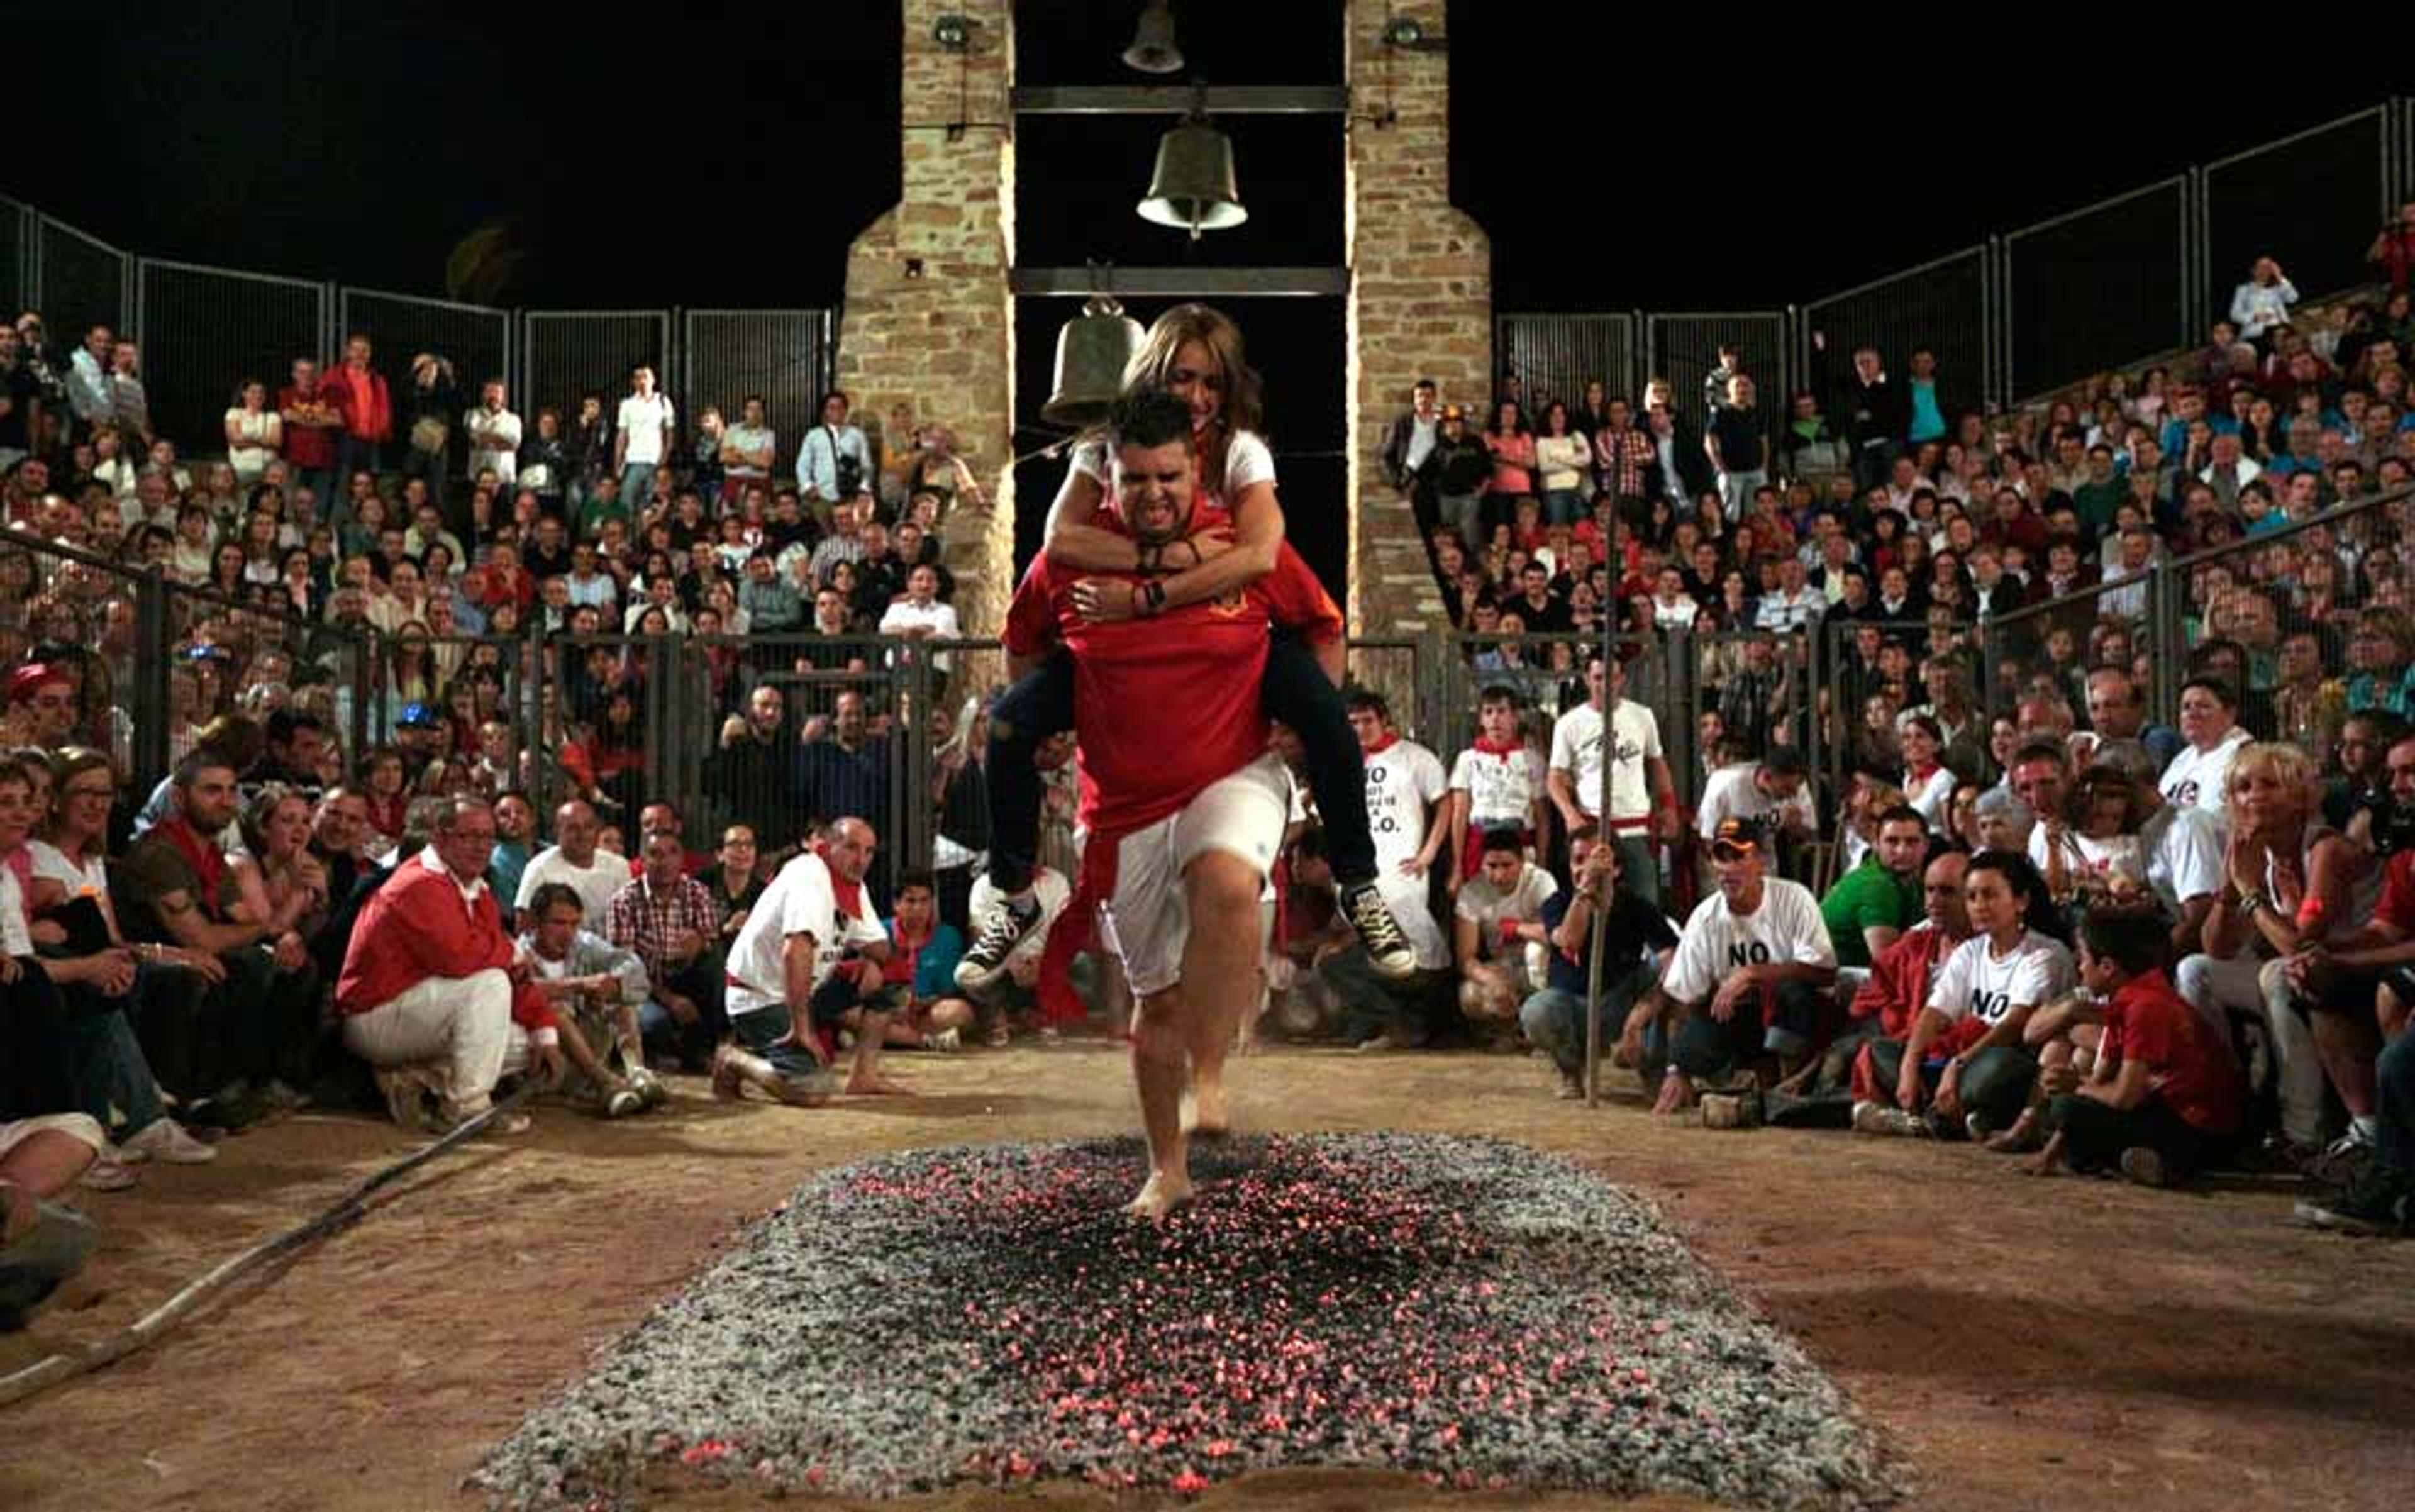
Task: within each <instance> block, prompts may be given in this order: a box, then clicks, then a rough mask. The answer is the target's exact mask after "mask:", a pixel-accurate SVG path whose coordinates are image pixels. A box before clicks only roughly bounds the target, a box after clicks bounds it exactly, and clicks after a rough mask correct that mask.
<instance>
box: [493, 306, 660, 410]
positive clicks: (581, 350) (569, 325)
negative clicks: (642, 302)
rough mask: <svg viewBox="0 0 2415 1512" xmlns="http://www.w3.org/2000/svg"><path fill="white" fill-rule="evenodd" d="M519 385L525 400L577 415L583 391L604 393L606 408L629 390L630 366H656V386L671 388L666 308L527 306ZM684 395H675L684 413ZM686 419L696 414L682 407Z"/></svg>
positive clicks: (529, 403) (522, 324) (524, 316)
mask: <svg viewBox="0 0 2415 1512" xmlns="http://www.w3.org/2000/svg"><path fill="white" fill-rule="evenodd" d="M520 341H521V351H522V356H521V358H520V384H521V388H522V390H523V391H524V393H525V395H526V396H527V397H526V398H525V400H524V402H525V403H527V404H528V405H530V406H532V407H533V406H535V405H540V404H551V405H558V406H561V407H562V409H563V412H565V413H570V414H575V413H576V412H577V405H578V397H579V396H580V395H582V394H589V393H593V394H601V395H603V396H604V403H605V410H604V412H605V413H606V414H607V416H608V415H609V414H610V413H611V412H612V406H613V405H614V404H616V403H617V402H619V398H620V397H621V396H622V395H623V394H626V393H627V392H628V391H629V369H630V368H632V367H637V365H639V364H640V363H642V364H645V365H646V366H648V367H652V368H653V370H654V378H655V381H656V382H655V387H656V388H657V390H658V391H660V392H663V393H669V392H670V381H671V379H672V377H673V376H674V375H673V374H672V372H671V370H670V361H671V318H670V315H669V313H668V312H667V311H664V310H592V309H547V310H533V309H532V310H529V311H527V312H526V313H525V314H523V315H522V316H521V317H520ZM683 399H684V396H674V400H673V402H674V403H678V404H679V405H680V408H681V410H682V414H681V417H680V418H681V422H682V424H685V423H686V422H687V421H688V420H689V419H691V418H693V417H692V416H690V415H688V414H686V413H684V411H685V410H686V409H687V404H686V403H685V402H682V401H683Z"/></svg>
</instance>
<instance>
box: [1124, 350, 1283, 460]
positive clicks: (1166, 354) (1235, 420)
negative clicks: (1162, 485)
mask: <svg viewBox="0 0 2415 1512" xmlns="http://www.w3.org/2000/svg"><path fill="white" fill-rule="evenodd" d="M1189 341H1196V342H1198V343H1199V344H1200V345H1201V346H1203V347H1206V348H1207V355H1208V356H1209V357H1210V358H1211V359H1212V360H1213V361H1214V362H1215V364H1216V368H1217V372H1218V375H1219V376H1220V377H1222V380H1223V384H1224V387H1223V394H1224V402H1223V404H1222V408H1221V409H1219V410H1218V412H1217V414H1216V420H1215V429H1216V432H1217V440H1218V442H1222V441H1224V440H1226V439H1229V438H1230V437H1231V436H1232V434H1233V433H1234V432H1235V431H1237V430H1252V431H1263V430H1264V428H1265V425H1266V385H1265V383H1264V382H1263V381H1262V380H1260V379H1259V377H1258V372H1257V369H1256V368H1254V367H1251V366H1250V361H1249V356H1248V354H1247V352H1246V351H1245V350H1244V348H1243V346H1242V343H1241V328H1240V327H1239V326H1237V325H1235V324H1234V323H1233V322H1232V320H1231V319H1230V318H1229V317H1227V316H1226V315H1225V314H1224V313H1223V312H1222V310H1218V309H1214V308H1211V307H1208V306H1206V305H1197V304H1192V305H1177V306H1175V307H1173V308H1172V309H1170V310H1167V311H1166V312H1165V313H1164V314H1162V315H1161V316H1159V317H1158V318H1157V320H1156V321H1155V322H1153V323H1152V324H1151V325H1150V326H1149V328H1148V334H1147V335H1146V336H1144V337H1141V343H1140V349H1139V350H1138V351H1136V352H1133V353H1132V361H1131V362H1129V363H1127V364H1125V365H1124V387H1125V388H1126V389H1128V390H1129V389H1133V388H1138V387H1140V386H1141V385H1143V384H1154V385H1156V386H1157V387H1160V388H1162V387H1164V386H1165V385H1166V383H1167V382H1169V381H1170V380H1171V379H1172V378H1173V375H1174V363H1175V359H1176V358H1177V356H1179V355H1180V353H1181V352H1182V347H1183V344H1184V343H1185V342H1189ZM1206 472H1207V476H1205V477H1204V478H1202V479H1201V480H1200V482H1201V483H1202V484H1203V485H1204V486H1205V487H1207V489H1208V490H1209V491H1210V492H1213V493H1218V494H1221V493H1222V492H1223V491H1224V448H1223V446H1222V444H1218V445H1213V446H1210V447H1208V448H1207V467H1206Z"/></svg>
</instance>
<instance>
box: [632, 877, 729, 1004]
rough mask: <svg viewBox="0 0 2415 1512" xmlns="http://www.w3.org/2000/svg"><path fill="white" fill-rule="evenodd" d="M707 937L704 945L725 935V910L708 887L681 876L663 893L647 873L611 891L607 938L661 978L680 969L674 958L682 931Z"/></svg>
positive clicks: (708, 944) (659, 979)
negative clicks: (672, 961) (672, 952)
mask: <svg viewBox="0 0 2415 1512" xmlns="http://www.w3.org/2000/svg"><path fill="white" fill-rule="evenodd" d="M686 929H692V930H695V931H696V932H697V934H698V935H700V936H703V937H704V943H705V948H706V949H707V950H710V949H712V942H713V941H714V940H715V939H717V938H719V937H720V932H721V909H720V908H719V907H718V906H716V905H715V904H714V903H713V901H712V892H711V891H708V890H707V889H706V888H705V885H704V884H703V883H701V882H699V881H697V879H696V878H695V877H692V876H682V877H681V878H680V879H679V881H678V882H676V883H674V884H673V885H671V886H670V887H667V888H664V889H662V890H660V891H656V890H655V888H654V887H653V885H652V883H651V882H650V881H648V880H647V879H646V877H644V876H638V877H637V879H636V880H634V881H632V882H631V883H630V884H629V885H628V886H627V887H624V888H622V890H621V891H618V892H615V893H613V894H612V908H611V914H610V919H609V921H608V922H607V924H606V925H605V932H604V937H605V938H607V939H608V940H610V941H611V942H612V943H613V944H615V945H617V946H619V947H620V948H621V949H622V950H624V951H636V952H637V958H638V959H639V960H641V961H643V962H645V963H646V972H647V974H648V975H649V976H651V977H652V979H653V980H654V981H656V982H661V981H664V980H665V979H666V978H667V977H668V976H670V975H671V974H672V973H673V972H674V971H676V970H677V969H678V968H677V967H675V966H672V965H671V964H670V961H669V955H670V948H671V941H672V940H673V939H675V938H676V937H678V936H679V933H680V932H681V931H682V930H686Z"/></svg>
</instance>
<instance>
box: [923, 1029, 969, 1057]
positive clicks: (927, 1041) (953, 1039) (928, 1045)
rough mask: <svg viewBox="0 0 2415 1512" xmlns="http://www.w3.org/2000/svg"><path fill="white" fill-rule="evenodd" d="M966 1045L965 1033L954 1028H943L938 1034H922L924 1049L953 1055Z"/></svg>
mask: <svg viewBox="0 0 2415 1512" xmlns="http://www.w3.org/2000/svg"><path fill="white" fill-rule="evenodd" d="M964 1047H965V1037H964V1035H963V1034H962V1033H960V1032H958V1031H957V1030H954V1029H941V1030H940V1031H939V1032H938V1033H937V1034H926V1035H924V1036H922V1048H923V1049H925V1050H936V1051H937V1052H938V1053H939V1054H940V1055H954V1054H955V1053H956V1052H957V1051H959V1050H962V1049H963V1048H964Z"/></svg>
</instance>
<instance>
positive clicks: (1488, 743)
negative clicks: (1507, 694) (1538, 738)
mask: <svg viewBox="0 0 2415 1512" xmlns="http://www.w3.org/2000/svg"><path fill="white" fill-rule="evenodd" d="M1397 738H1398V737H1395V739H1397ZM1384 743H1385V744H1387V745H1388V744H1390V743H1391V741H1385V742H1384ZM1476 749H1477V750H1478V751H1480V752H1482V753H1483V754H1484V755H1486V756H1499V757H1500V758H1501V759H1502V760H1504V761H1507V760H1508V759H1509V758H1510V757H1511V756H1515V755H1517V754H1518V753H1519V752H1521V751H1523V750H1524V749H1526V745H1525V742H1524V741H1515V740H1510V741H1502V742H1501V743H1500V744H1498V745H1495V744H1493V738H1492V737H1491V736H1489V735H1479V736H1478V737H1477V738H1476Z"/></svg>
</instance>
